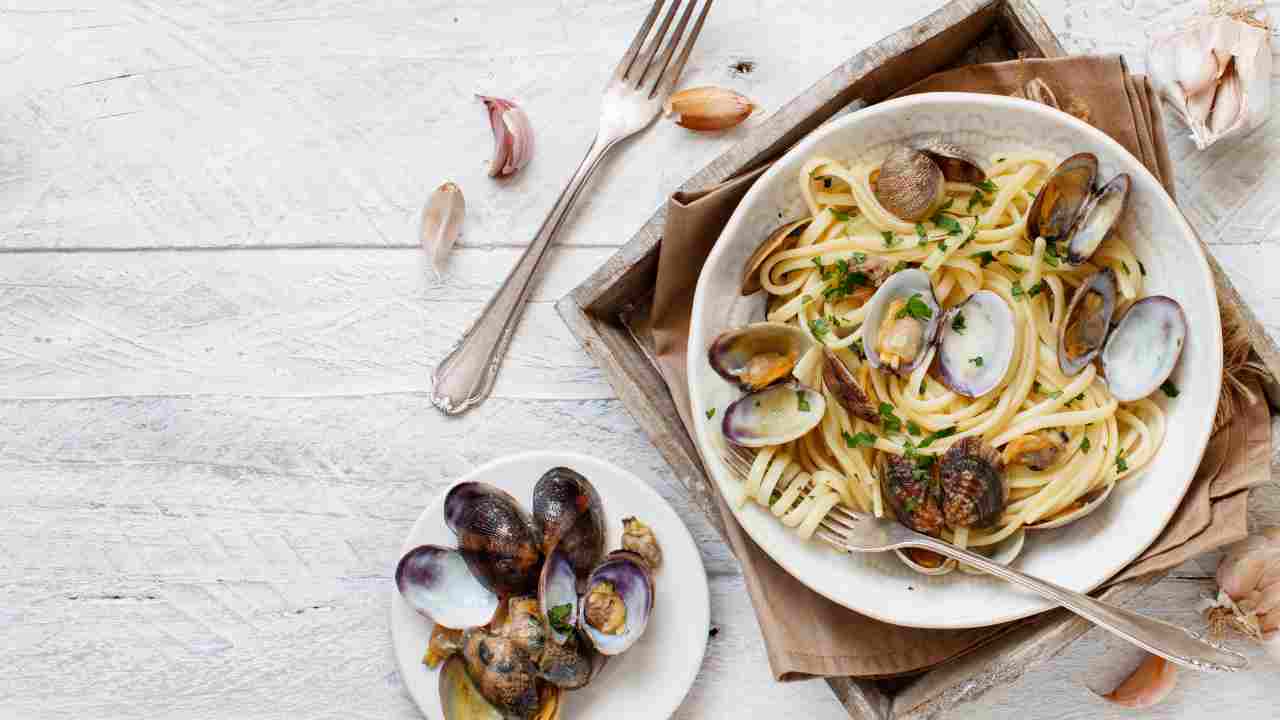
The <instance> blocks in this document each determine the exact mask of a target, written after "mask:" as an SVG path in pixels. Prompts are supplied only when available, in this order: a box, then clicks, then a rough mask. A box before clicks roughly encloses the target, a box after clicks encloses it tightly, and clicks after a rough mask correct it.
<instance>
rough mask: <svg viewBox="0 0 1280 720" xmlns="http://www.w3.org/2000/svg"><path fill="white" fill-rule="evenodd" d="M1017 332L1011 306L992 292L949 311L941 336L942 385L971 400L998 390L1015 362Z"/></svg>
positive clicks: (977, 296) (975, 297)
mask: <svg viewBox="0 0 1280 720" xmlns="http://www.w3.org/2000/svg"><path fill="white" fill-rule="evenodd" d="M1017 332H1018V329H1017V325H1016V323H1015V320H1014V316H1013V310H1011V309H1010V308H1009V303H1007V302H1005V301H1004V298H1002V297H1000V296H999V295H997V294H995V293H993V292H991V291H990V290H979V291H977V292H975V293H974V294H972V295H970V296H969V297H968V299H966V300H965V301H964V302H962V303H960V304H959V305H956V306H955V307H953V308H951V309H950V310H948V311H947V314H946V315H945V316H943V318H942V329H941V330H940V331H939V334H938V353H937V358H938V360H937V362H938V376H939V379H940V380H941V381H942V384H943V385H946V386H947V387H948V388H950V389H951V391H952V392H955V393H957V394H959V395H963V396H965V397H969V398H976V397H982V396H983V395H986V394H987V393H989V392H991V391H992V390H994V389H996V387H998V386H999V385H1000V383H1001V382H1003V381H1004V376H1005V374H1007V373H1008V372H1009V366H1010V365H1011V364H1012V363H1013V351H1014V346H1015V345H1016V344H1017V343H1016V339H1017Z"/></svg>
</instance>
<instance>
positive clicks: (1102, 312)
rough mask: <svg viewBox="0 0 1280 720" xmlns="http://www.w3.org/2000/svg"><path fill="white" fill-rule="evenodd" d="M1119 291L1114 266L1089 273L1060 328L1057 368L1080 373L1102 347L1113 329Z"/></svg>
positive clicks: (1076, 293) (1065, 371)
mask: <svg viewBox="0 0 1280 720" xmlns="http://www.w3.org/2000/svg"><path fill="white" fill-rule="evenodd" d="M1116 293H1117V289H1116V274H1115V272H1114V271H1113V270H1111V268H1106V269H1104V270H1101V271H1099V272H1096V273H1094V274H1093V275H1090V276H1089V277H1088V278H1086V279H1085V281H1084V282H1083V283H1081V285H1080V287H1078V288H1076V292H1075V295H1073V296H1072V298H1071V304H1070V305H1069V306H1068V307H1067V311H1066V318H1065V319H1064V321H1063V322H1062V325H1061V327H1060V328H1059V330H1058V368H1059V369H1060V370H1062V374H1063V375H1066V376H1068V377H1072V376H1075V375H1079V374H1080V371H1082V370H1084V368H1085V366H1086V365H1088V364H1089V363H1090V362H1093V359H1094V358H1095V357H1097V355H1098V353H1099V352H1101V351H1102V346H1103V345H1104V344H1105V343H1106V341H1107V333H1108V332H1110V330H1111V316H1112V315H1113V314H1114V313H1115V309H1116Z"/></svg>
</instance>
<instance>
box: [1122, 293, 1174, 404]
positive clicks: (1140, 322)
mask: <svg viewBox="0 0 1280 720" xmlns="http://www.w3.org/2000/svg"><path fill="white" fill-rule="evenodd" d="M1186 338H1187V320H1186V316H1185V315H1184V314H1183V312H1182V306H1180V305H1178V302H1177V301H1176V300H1174V299H1173V298H1170V297H1167V296H1164V295H1152V296H1150V297H1145V298H1143V299H1141V300H1139V301H1138V302H1136V303H1134V304H1133V305H1130V306H1129V309H1128V310H1127V311H1125V314H1124V316H1123V317H1121V318H1120V322H1118V323H1116V327H1115V329H1114V330H1112V331H1111V337H1110V338H1108V339H1107V344H1106V347H1104V348H1103V350H1102V370H1103V374H1104V375H1105V376H1106V378H1107V387H1108V388H1109V389H1110V390H1111V394H1112V395H1114V396H1115V398H1116V399H1117V400H1119V401H1121V402H1132V401H1134V400H1138V399H1141V398H1144V397H1146V396H1148V395H1150V394H1151V393H1153V392H1155V391H1156V388H1159V387H1160V385H1161V384H1163V383H1164V381H1165V380H1168V379H1169V375H1170V374H1171V373H1172V372H1173V367H1174V366H1175V365H1177V363H1178V358H1179V356H1181V355H1182V346H1183V344H1184V343H1185V342H1186Z"/></svg>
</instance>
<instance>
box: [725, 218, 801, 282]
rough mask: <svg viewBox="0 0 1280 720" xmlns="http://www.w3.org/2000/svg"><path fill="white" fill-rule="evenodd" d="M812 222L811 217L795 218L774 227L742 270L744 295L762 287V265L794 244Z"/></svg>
mask: <svg viewBox="0 0 1280 720" xmlns="http://www.w3.org/2000/svg"><path fill="white" fill-rule="evenodd" d="M811 222H813V218H811V217H808V218H804V219H802V220H795V221H793V222H789V223H786V224H785V225H782V226H781V227H779V228H776V229H774V231H773V232H771V233H769V234H768V235H767V236H766V237H765V239H764V241H763V242H761V243H760V246H759V247H757V248H756V250H755V252H753V253H751V257H749V258H747V265H746V268H745V269H744V270H743V271H742V294H743V296H746V295H751V294H752V293H756V292H759V291H760V290H761V289H762V286H761V285H760V266H761V265H763V264H764V261H765V260H767V259H769V257H770V256H772V255H773V254H774V253H776V252H778V251H779V250H784V249H786V248H787V247H788V246H790V245H794V244H795V242H796V240H798V239H799V238H800V235H801V234H802V233H803V232H804V229H805V228H806V227H808V225H809V223H811Z"/></svg>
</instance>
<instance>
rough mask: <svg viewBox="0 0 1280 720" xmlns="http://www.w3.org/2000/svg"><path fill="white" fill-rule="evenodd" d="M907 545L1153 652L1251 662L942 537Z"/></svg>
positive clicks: (1199, 666) (1222, 667) (1209, 662)
mask: <svg viewBox="0 0 1280 720" xmlns="http://www.w3.org/2000/svg"><path fill="white" fill-rule="evenodd" d="M904 544H905V545H906V546H908V547H917V548H923V549H925V550H932V551H934V552H936V553H938V554H940V555H946V556H947V557H951V558H955V559H956V560H959V561H960V562H963V563H966V564H968V565H972V566H974V567H976V568H979V569H981V570H984V571H986V572H988V573H990V574H992V575H995V576H996V577H1000V578H1003V579H1005V580H1008V581H1009V582H1012V583H1016V584H1018V585H1021V586H1023V587H1025V588H1027V589H1029V590H1034V591H1035V592H1037V593H1039V594H1040V595H1043V596H1044V597H1046V598H1049V599H1050V600H1052V601H1054V602H1055V603H1057V604H1059V605H1061V606H1062V607H1064V608H1066V609H1068V610H1070V611H1071V612H1074V613H1075V614H1077V615H1079V616H1081V617H1083V618H1085V619H1087V620H1090V621H1091V622H1093V623H1094V624H1095V625H1097V626H1099V627H1101V628H1103V629H1105V630H1109V631H1110V632H1112V633H1115V634H1116V635H1119V636H1120V637H1122V638H1124V639H1125V640H1128V641H1129V642H1131V643H1133V644H1134V645H1137V646H1138V647H1140V648H1142V649H1143V650H1146V651H1147V652H1149V653H1153V654H1155V655H1159V656H1161V657H1163V658H1165V659H1167V660H1169V661H1171V662H1174V663H1177V664H1178V665H1182V666H1185V667H1188V668H1192V669H1194V670H1212V671H1219V672H1232V671H1235V670H1243V669H1244V668H1246V667H1248V665H1249V661H1248V660H1247V659H1246V658H1245V657H1244V656H1243V655H1239V654H1237V653H1234V652H1232V651H1230V650H1224V649H1221V648H1218V647H1215V646H1213V645H1211V644H1209V643H1208V642H1205V641H1204V640H1201V639H1200V638H1199V637H1197V636H1196V635H1195V634H1193V633H1192V632H1191V631H1189V630H1186V629H1184V628H1181V627H1178V626H1177V625H1172V624H1170V623H1167V622H1164V621H1163V620H1156V619H1155V618H1152V617H1147V616H1146V615H1141V614H1139V613H1136V612H1133V611H1132V610H1129V609H1126V608H1123V607H1120V606H1119V605H1112V604H1111V603H1106V602H1103V601H1101V600H1098V599H1096V598H1092V597H1089V596H1088V595H1085V594H1083V593H1078V592H1075V591H1073V590H1068V589H1066V588H1064V587H1062V586H1061V585H1055V584H1054V583H1051V582H1048V581H1047V580H1041V579H1039V578H1035V577H1032V576H1030V575H1025V574H1023V573H1020V572H1018V571H1017V570H1014V569H1012V568H1008V567H1005V566H1004V565H1000V564H999V563H995V562H992V561H991V560H988V559H987V558H985V557H983V556H982V555H979V554H977V553H973V552H970V551H968V550H962V549H960V548H958V547H955V546H953V545H949V544H947V543H945V542H942V541H940V540H935V539H933V538H929V537H922V539H921V540H918V541H917V540H912V541H911V542H909V543H904Z"/></svg>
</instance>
